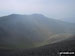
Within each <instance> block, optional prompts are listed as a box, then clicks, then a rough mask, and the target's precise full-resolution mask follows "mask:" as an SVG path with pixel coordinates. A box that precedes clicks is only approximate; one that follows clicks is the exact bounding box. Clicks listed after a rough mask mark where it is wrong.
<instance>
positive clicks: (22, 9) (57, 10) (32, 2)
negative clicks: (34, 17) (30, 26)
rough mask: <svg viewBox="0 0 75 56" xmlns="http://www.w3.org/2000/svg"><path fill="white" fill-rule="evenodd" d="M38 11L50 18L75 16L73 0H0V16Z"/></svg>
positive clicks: (74, 1) (74, 2)
mask: <svg viewBox="0 0 75 56" xmlns="http://www.w3.org/2000/svg"><path fill="white" fill-rule="evenodd" d="M13 13H17V14H33V13H40V14H44V15H46V16H48V17H50V18H56V19H61V18H75V0H0V16H4V15H8V14H13Z"/></svg>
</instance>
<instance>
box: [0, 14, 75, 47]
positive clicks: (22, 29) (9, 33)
mask: <svg viewBox="0 0 75 56" xmlns="http://www.w3.org/2000/svg"><path fill="white" fill-rule="evenodd" d="M74 29H75V26H74V24H70V23H66V22H63V21H58V20H54V19H50V18H47V17H45V16H44V15H41V14H33V15H18V14H12V15H8V16H4V17H0V45H1V46H12V47H16V48H31V47H35V46H37V45H38V46H41V45H40V43H43V42H45V41H46V40H48V39H49V38H50V36H56V34H59V33H71V34H74V33H75V30H74ZM59 39H60V38H59Z"/></svg>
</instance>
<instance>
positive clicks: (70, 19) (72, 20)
mask: <svg viewBox="0 0 75 56" xmlns="http://www.w3.org/2000/svg"><path fill="white" fill-rule="evenodd" d="M61 20H62V21H65V22H69V23H75V18H63V19H61Z"/></svg>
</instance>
